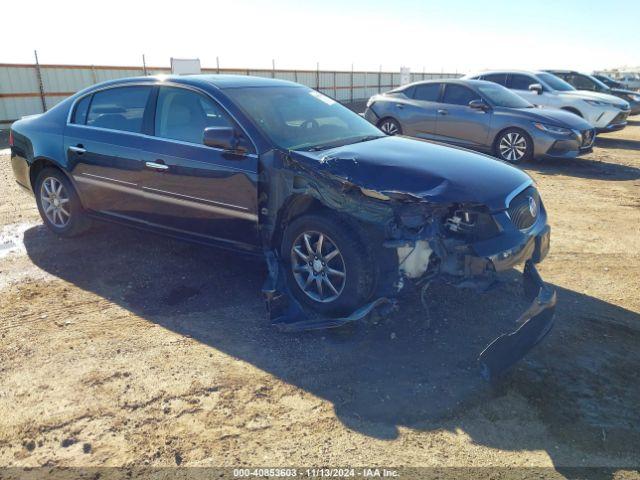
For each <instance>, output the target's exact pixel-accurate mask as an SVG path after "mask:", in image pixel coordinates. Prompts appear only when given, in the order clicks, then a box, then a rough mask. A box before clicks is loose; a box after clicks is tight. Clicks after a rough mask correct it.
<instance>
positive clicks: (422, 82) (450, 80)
mask: <svg viewBox="0 0 640 480" xmlns="http://www.w3.org/2000/svg"><path fill="white" fill-rule="evenodd" d="M430 83H453V84H459V85H468V86H476V85H485V84H488V85H495V84H494V83H493V82H488V81H486V80H472V79H469V78H434V79H431V80H418V81H417V82H411V83H408V84H407V85H402V86H401V87H398V88H396V89H394V90H392V91H394V92H398V91H402V90H404V89H406V88H409V87H414V86H416V85H427V84H430Z"/></svg>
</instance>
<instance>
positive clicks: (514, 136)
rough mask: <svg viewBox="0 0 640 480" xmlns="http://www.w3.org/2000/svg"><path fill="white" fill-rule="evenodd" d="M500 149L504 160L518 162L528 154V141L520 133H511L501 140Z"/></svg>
mask: <svg viewBox="0 0 640 480" xmlns="http://www.w3.org/2000/svg"><path fill="white" fill-rule="evenodd" d="M498 149H499V150H500V156H501V157H502V158H503V159H504V160H507V161H509V162H518V161H520V160H522V158H523V157H524V156H525V155H526V153H527V139H526V138H525V137H524V136H523V135H522V134H520V133H518V132H509V133H507V134H506V135H503V136H502V138H501V139H500V143H499V144H498Z"/></svg>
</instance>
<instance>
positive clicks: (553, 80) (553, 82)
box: [511, 72, 575, 92]
mask: <svg viewBox="0 0 640 480" xmlns="http://www.w3.org/2000/svg"><path fill="white" fill-rule="evenodd" d="M537 75H538V78H540V80H542V81H543V82H544V83H546V84H547V85H549V86H550V87H551V88H552V89H554V90H557V91H559V92H571V91H573V90H575V88H573V87H572V86H571V85H569V84H568V83H567V82H565V81H564V80H562V79H561V78H558V77H556V76H555V75H552V74H550V73H546V72H545V73H538V74H537ZM511 88H515V87H511Z"/></svg>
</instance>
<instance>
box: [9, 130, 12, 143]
mask: <svg viewBox="0 0 640 480" xmlns="http://www.w3.org/2000/svg"><path fill="white" fill-rule="evenodd" d="M9 146H10V147H13V130H9Z"/></svg>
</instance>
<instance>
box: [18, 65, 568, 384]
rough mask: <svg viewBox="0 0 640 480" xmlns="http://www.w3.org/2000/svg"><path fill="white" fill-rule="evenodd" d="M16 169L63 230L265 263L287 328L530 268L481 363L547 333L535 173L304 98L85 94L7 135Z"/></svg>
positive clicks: (260, 82) (288, 93)
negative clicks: (508, 319) (185, 246)
mask: <svg viewBox="0 0 640 480" xmlns="http://www.w3.org/2000/svg"><path fill="white" fill-rule="evenodd" d="M10 145H11V162H12V166H13V170H14V173H15V177H16V179H17V181H18V183H19V184H21V185H22V186H24V187H25V188H26V189H28V190H29V191H31V192H32V193H33V194H34V195H35V198H36V202H37V205H38V209H39V211H40V214H41V216H42V219H43V221H44V223H45V224H46V225H47V226H48V227H49V228H50V229H51V230H53V231H54V232H55V233H56V234H58V235H61V236H72V235H77V234H80V233H82V232H83V231H85V230H86V229H87V228H88V227H89V225H90V223H91V220H92V219H104V220H111V221H117V222H120V223H123V224H127V225H131V226H136V227H140V228H144V229H147V230H152V231H155V232H158V233H162V234H165V235H170V236H173V237H179V238H183V239H186V240H190V241H195V242H200V243H206V244H210V245H215V246H218V247H223V248H228V249H232V250H237V251H242V252H245V253H251V254H256V255H258V256H260V257H262V258H266V260H267V264H268V267H269V278H268V279H267V281H266V283H265V288H264V295H265V299H266V301H267V307H268V310H269V316H270V318H271V320H272V321H273V322H274V324H276V325H277V326H279V327H280V328H281V329H282V330H289V331H292V330H302V329H313V328H326V327H335V326H340V325H343V324H345V323H348V322H352V321H356V320H359V319H361V318H363V317H364V316H366V315H367V314H368V313H370V312H371V311H372V310H373V309H376V308H378V309H380V310H383V311H385V310H389V307H390V306H392V305H393V304H394V302H395V299H396V297H397V296H398V294H399V293H400V291H401V290H402V289H403V287H404V286H405V285H406V284H407V283H408V282H414V283H416V284H419V285H428V284H431V283H432V282H446V283H448V284H452V285H455V286H460V287H464V288H468V287H472V288H477V289H481V290H482V289H486V288H488V287H490V286H491V285H492V284H493V283H494V282H495V281H496V278H497V276H498V275H499V274H500V273H501V272H504V271H506V270H510V269H512V268H513V267H515V266H517V265H522V264H524V265H525V267H524V274H523V275H524V286H525V288H524V290H525V294H526V295H527V296H529V297H530V300H531V305H530V307H529V308H528V309H527V310H526V311H525V312H524V313H523V314H522V315H521V316H520V318H519V319H517V329H516V330H515V331H514V332H512V333H508V334H504V335H502V336H500V337H498V338H497V339H496V340H494V341H493V342H492V343H491V344H490V345H489V346H488V347H487V348H486V349H485V350H484V351H483V352H482V353H481V354H480V356H479V360H480V365H481V368H482V372H483V374H484V375H485V376H487V377H495V376H497V375H499V374H500V373H502V372H503V371H504V370H505V369H506V368H508V367H509V366H510V365H512V364H513V363H515V362H516V361H517V360H519V359H520V358H522V356H523V355H524V354H525V353H526V352H527V351H528V350H529V349H530V348H532V347H533V346H534V345H535V344H536V343H538V342H539V341H540V340H541V339H542V338H543V337H544V336H545V335H546V333H547V332H548V331H549V330H550V328H551V325H552V322H553V310H554V307H555V302H556V297H555V292H554V291H553V289H551V288H550V287H549V286H547V285H545V284H544V283H543V281H542V280H541V278H540V276H539V275H538V273H537V270H536V268H535V264H536V263H538V262H540V261H542V260H543V259H544V257H545V256H546V255H547V252H548V249H549V226H548V225H547V215H546V211H545V208H544V205H543V203H542V201H541V199H540V196H539V194H538V191H537V190H536V187H535V185H534V183H533V181H532V180H531V178H530V177H529V176H528V175H527V174H525V173H524V172H522V171H521V170H519V169H517V168H514V167H512V166H509V165H507V164H505V163H502V162H500V161H497V160H495V159H493V158H490V157H487V156H484V155H480V154H477V153H473V152H470V151H466V150H463V149H457V148H452V147H446V146H442V145H437V144H434V143H429V142H426V141H420V140H415V139H408V138H402V137H387V136H385V135H384V134H383V133H382V132H381V131H380V130H378V129H377V128H376V127H374V126H373V125H371V124H370V123H369V122H367V121H366V120H365V119H363V118H361V117H360V116H359V115H357V114H355V113H353V112H351V111H350V110H348V109H347V108H345V107H343V106H342V105H340V104H339V103H337V102H335V101H334V100H332V99H330V98H328V97H326V96H324V95H322V94H320V93H318V92H316V91H314V90H311V89H309V88H306V87H304V86H301V85H298V84H295V83H291V82H285V81H279V80H273V79H265V78H255V77H244V76H227V75H213V76H209V75H201V76H189V77H143V78H131V79H124V80H117V81H112V82H107V83H102V84H100V85H96V86H93V87H90V88H88V89H86V90H83V91H81V92H79V93H77V94H76V95H74V96H73V97H70V98H68V99H66V100H64V101H63V102H61V103H59V104H58V105H56V106H55V107H54V108H52V109H51V110H49V111H48V112H46V113H44V114H42V115H38V116H32V117H28V118H25V119H22V120H20V121H18V122H16V123H14V124H13V125H12V128H11V135H10Z"/></svg>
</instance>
